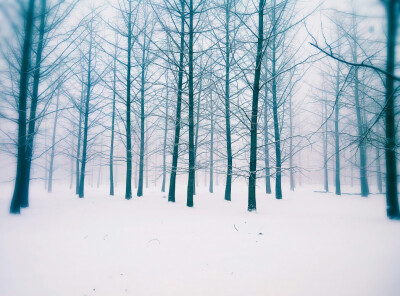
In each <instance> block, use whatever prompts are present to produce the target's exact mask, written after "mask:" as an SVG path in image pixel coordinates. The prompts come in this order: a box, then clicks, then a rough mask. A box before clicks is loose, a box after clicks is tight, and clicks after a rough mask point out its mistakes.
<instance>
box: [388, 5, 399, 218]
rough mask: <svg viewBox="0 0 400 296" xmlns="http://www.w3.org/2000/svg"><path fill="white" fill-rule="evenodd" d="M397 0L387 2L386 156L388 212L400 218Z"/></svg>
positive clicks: (391, 216)
mask: <svg viewBox="0 0 400 296" xmlns="http://www.w3.org/2000/svg"><path fill="white" fill-rule="evenodd" d="M396 2H398V1H396V0H388V1H387V4H386V10H387V20H388V30H387V63H386V72H387V73H388V74H389V75H386V109H385V119H386V120H385V128H386V129H385V134H386V145H385V158H386V205H387V209H386V213H387V216H388V217H389V218H390V219H394V218H396V219H398V218H400V212H399V201H398V197H397V159H396V128H395V112H394V106H395V104H394V96H395V93H394V80H393V78H392V76H390V75H393V74H394V65H395V61H396V57H395V54H396V51H395V49H396V34H397V32H396V31H397V20H398V15H397V13H398V6H396V4H398V3H396Z"/></svg>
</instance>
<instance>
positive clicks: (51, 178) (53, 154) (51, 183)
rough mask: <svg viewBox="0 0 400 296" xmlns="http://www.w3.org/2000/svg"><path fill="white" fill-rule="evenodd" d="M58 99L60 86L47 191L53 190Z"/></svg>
mask: <svg viewBox="0 0 400 296" xmlns="http://www.w3.org/2000/svg"><path fill="white" fill-rule="evenodd" d="M59 99H60V86H58V90H57V100H56V113H55V116H54V124H53V136H52V141H51V154H50V167H49V184H48V186H47V191H48V192H49V193H50V192H52V191H53V172H54V169H53V168H54V156H55V150H56V133H57V122H58V103H59Z"/></svg>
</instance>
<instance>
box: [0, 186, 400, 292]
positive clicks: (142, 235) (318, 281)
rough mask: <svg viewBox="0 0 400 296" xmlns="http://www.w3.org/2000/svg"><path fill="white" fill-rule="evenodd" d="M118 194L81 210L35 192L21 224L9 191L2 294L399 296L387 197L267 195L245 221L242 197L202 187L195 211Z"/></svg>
mask: <svg viewBox="0 0 400 296" xmlns="http://www.w3.org/2000/svg"><path fill="white" fill-rule="evenodd" d="M57 187H61V186H57ZM61 188H62V187H61ZM313 188H315V186H313ZM122 189H123V188H122V186H120V187H118V188H117V194H116V196H115V197H109V196H107V194H106V193H107V189H106V188H100V189H97V190H96V189H95V188H94V189H91V190H88V193H87V197H86V198H84V199H78V198H77V197H76V196H74V195H73V194H72V191H69V190H68V189H65V190H61V191H58V192H57V191H56V192H54V193H53V194H48V193H44V192H42V191H41V189H38V188H36V190H34V191H33V193H32V195H31V207H30V208H29V209H28V210H24V211H23V212H22V215H21V216H11V215H9V214H8V207H9V202H10V192H9V190H8V189H7V190H5V189H4V190H2V192H1V196H0V295H1V296H47V295H48V296H50V295H51V296H62V295H68V296H75V295H76V296H83V295H87V296H89V295H105V296H111V295H112V296H118V295H174V296H177V295H229V296H231V295H243V296H247V295H273V296H276V295H277V296H280V295H307V296H312V295H318V296H322V295H324V296H326V295H332V296H342V295H349V296H358V295H362V296H391V295H393V296H397V295H400V294H399V293H400V292H399V291H400V222H398V221H389V220H388V219H387V218H386V216H385V201H384V196H383V195H372V196H371V197H370V198H366V199H363V198H361V197H360V196H355V195H343V196H341V197H337V196H335V195H333V194H323V193H316V192H313V189H311V187H310V188H300V189H296V192H295V193H289V192H288V191H287V190H285V196H284V199H283V200H275V199H274V198H273V196H266V195H264V194H263V193H262V192H261V189H260V192H259V194H258V196H257V208H258V210H257V212H256V213H254V212H253V213H249V212H247V211H246V206H247V188H246V187H245V186H243V187H234V190H233V192H234V193H233V197H232V198H233V201H232V202H230V203H229V202H226V201H224V200H223V194H222V192H223V188H217V193H214V194H209V193H207V192H206V190H205V189H202V188H199V189H198V195H197V196H195V207H194V208H187V207H186V206H185V198H186V195H185V189H186V186H185V188H180V189H179V190H178V192H179V193H178V194H177V202H176V203H175V204H172V203H168V201H167V199H166V198H165V196H166V194H162V193H161V192H159V190H158V189H157V190H156V189H148V190H147V191H146V192H145V196H144V197H142V198H137V197H135V198H133V199H132V200H130V201H127V200H124V199H123V193H122V192H121V190H122Z"/></svg>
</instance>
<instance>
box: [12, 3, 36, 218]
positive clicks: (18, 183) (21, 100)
mask: <svg viewBox="0 0 400 296" xmlns="http://www.w3.org/2000/svg"><path fill="white" fill-rule="evenodd" d="M34 8H35V1H34V0H29V4H28V10H27V14H26V21H25V32H24V33H25V36H24V43H23V46H22V62H21V72H20V80H19V96H18V142H17V143H18V151H17V153H18V155H17V172H16V177H15V186H14V193H13V197H12V200H11V205H10V213H11V214H19V213H20V208H21V203H22V202H23V200H24V184H25V182H26V172H27V168H26V106H27V97H28V87H29V83H28V81H29V71H30V69H29V68H30V65H29V62H30V56H31V43H32V31H33V13H34Z"/></svg>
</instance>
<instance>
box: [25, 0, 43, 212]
mask: <svg viewBox="0 0 400 296" xmlns="http://www.w3.org/2000/svg"><path fill="white" fill-rule="evenodd" d="M40 13H41V15H40V27H39V42H38V47H37V50H36V62H35V72H34V74H33V89H32V98H31V108H30V115H29V124H28V136H27V144H26V179H25V184H24V186H25V187H24V193H23V198H22V200H21V207H23V208H26V207H28V206H29V183H30V179H31V164H32V156H33V145H34V137H35V134H36V131H35V125H36V109H37V104H38V97H39V82H40V75H41V72H40V69H41V68H40V67H41V63H42V53H43V46H44V45H43V39H44V31H45V25H46V0H41V11H40Z"/></svg>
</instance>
